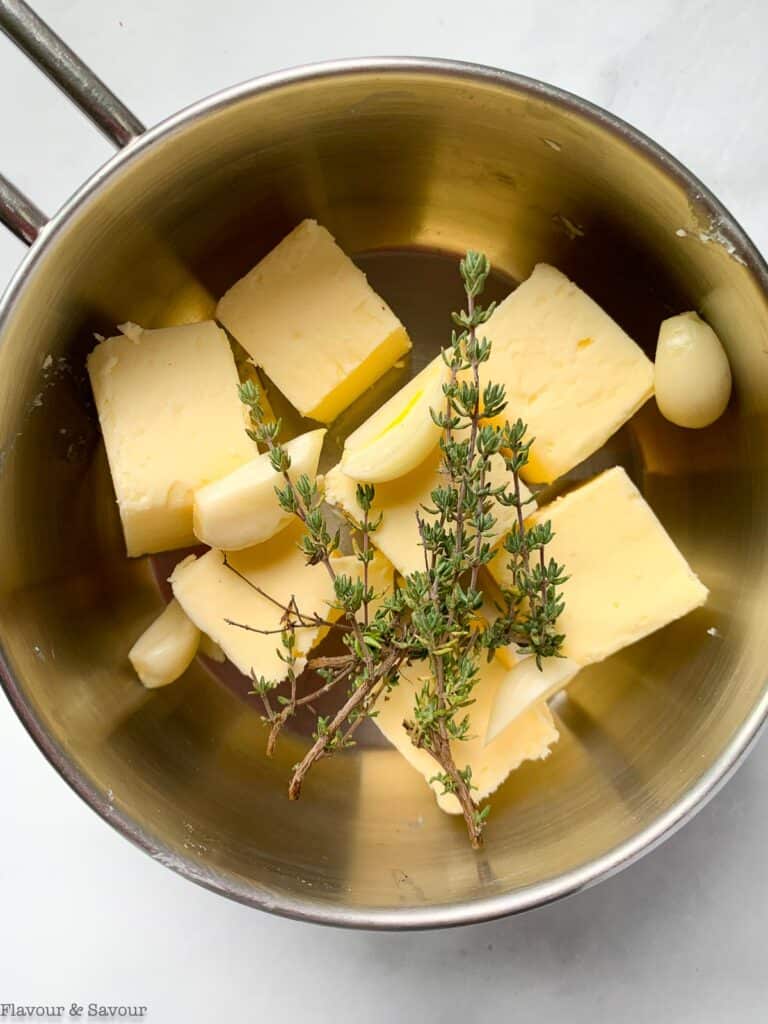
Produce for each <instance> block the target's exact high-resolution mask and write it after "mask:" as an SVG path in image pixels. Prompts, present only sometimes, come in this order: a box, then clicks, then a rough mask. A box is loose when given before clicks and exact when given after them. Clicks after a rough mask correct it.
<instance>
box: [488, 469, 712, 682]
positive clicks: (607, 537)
mask: <svg viewBox="0 0 768 1024" xmlns="http://www.w3.org/2000/svg"><path fill="white" fill-rule="evenodd" d="M547 519H548V520H550V521H551V523H552V529H553V531H554V538H553V540H552V542H551V543H550V544H549V545H548V546H547V557H548V558H554V559H556V560H557V561H558V562H560V563H561V564H563V565H565V571H566V573H567V574H568V576H569V579H568V580H567V582H566V583H565V584H564V585H563V587H562V594H563V596H564V598H565V610H564V612H563V614H562V615H561V616H560V618H559V620H558V631H559V632H561V633H564V634H565V641H564V643H563V648H562V653H563V655H565V657H567V658H570V659H571V660H572V661H574V662H576V663H577V664H579V665H588V664H590V663H592V662H595V661H602V660H603V658H607V657H608V656H609V655H611V654H613V653H614V652H615V651H618V650H620V649H621V648H622V647H626V646H627V645H628V644H632V643H635V641H637V640H640V639H642V638H643V637H645V636H648V634H649V633H653V632H654V631H655V630H657V629H661V628H662V626H666V625H667V624H668V623H670V622H672V621H673V620H674V619H679V618H681V616H683V615H686V614H687V613H688V612H690V611H692V610H693V609H694V608H698V607H699V606H700V605H702V604H704V602H705V601H706V599H707V593H708V592H707V588H706V587H705V586H704V585H703V584H702V583H701V582H700V580H699V579H698V578H697V577H696V575H695V574H694V573H693V571H692V570H691V568H690V567H689V566H688V563H687V562H686V561H685V559H684V558H683V556H682V554H681V553H680V552H679V551H678V549H677V548H676V547H675V544H674V542H673V541H672V539H671V538H670V537H669V535H668V534H667V532H666V531H665V529H664V527H663V526H662V525H661V523H660V522H659V520H658V519H657V518H656V516H655V515H654V513H653V510H652V509H651V508H650V506H649V505H648V504H647V503H646V502H645V500H644V499H643V496H642V495H641V494H640V492H639V491H638V490H637V488H636V487H635V485H634V484H633V483H632V481H631V480H630V479H629V477H628V476H627V474H626V473H625V471H624V470H623V469H622V468H620V467H618V466H617V467H615V468H614V469H609V470H606V472H605V473H601V474H600V476H597V477H595V478H594V479H593V480H590V481H589V483H586V484H583V485H582V486H581V487H579V488H578V489H577V490H575V491H572V492H571V493H570V494H567V495H565V497H562V498H558V499H557V500H556V501H554V502H552V504H551V505H546V506H544V507H543V508H540V509H538V510H537V511H536V512H535V513H534V514H533V515H532V516H531V517H530V518H529V520H528V522H529V523H530V524H534V523H538V522H542V521H544V520H547ZM507 561H508V556H507V555H506V553H505V552H499V554H497V555H496V557H495V558H494V560H493V561H492V562H491V564H490V566H489V568H490V570H491V573H492V575H493V576H494V577H495V578H496V580H497V581H498V582H500V583H505V584H508V582H509V579H508V577H509V572H508V569H507V568H506V562H507Z"/></svg>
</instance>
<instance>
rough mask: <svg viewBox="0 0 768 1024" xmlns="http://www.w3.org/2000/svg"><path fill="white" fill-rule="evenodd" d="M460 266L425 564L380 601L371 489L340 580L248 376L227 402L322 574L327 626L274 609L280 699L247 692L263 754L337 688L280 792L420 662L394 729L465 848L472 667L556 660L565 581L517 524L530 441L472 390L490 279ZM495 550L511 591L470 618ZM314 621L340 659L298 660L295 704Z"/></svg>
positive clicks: (480, 391) (496, 403)
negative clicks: (277, 477) (349, 564)
mask: <svg viewBox="0 0 768 1024" xmlns="http://www.w3.org/2000/svg"><path fill="white" fill-rule="evenodd" d="M460 271H461V276H462V280H463V282H464V289H465V294H466V300H467V308H466V309H465V310H462V311H461V312H458V313H454V314H453V322H454V325H455V326H454V330H453V332H452V336H451V343H450V345H449V346H448V347H447V348H446V349H444V350H443V353H442V357H443V359H444V361H445V363H446V365H447V367H448V370H449V377H448V382H447V383H446V384H445V385H444V387H443V392H444V395H445V402H444V407H443V408H442V409H437V410H435V409H433V410H431V413H432V417H433V419H434V421H435V423H436V424H437V425H438V426H439V427H440V428H441V430H442V436H441V440H440V447H441V451H442V477H443V480H442V482H441V485H440V486H439V487H437V488H435V490H433V492H432V494H431V505H430V506H429V507H425V508H422V509H418V510H416V512H415V515H416V517H417V524H418V530H419V536H420V538H421V545H422V548H423V552H424V568H423V570H421V571H419V572H414V573H411V574H410V575H409V576H407V577H405V578H404V579H403V580H401V581H400V582H399V584H398V585H396V586H395V588H394V590H393V591H392V593H389V594H384V595H382V594H376V593H375V592H374V591H373V589H372V588H371V587H370V585H369V572H368V570H369V566H370V563H371V561H372V559H373V557H374V544H375V534H376V530H377V529H378V528H379V526H380V524H381V516H377V515H376V513H375V489H374V487H373V486H371V485H370V484H365V485H363V484H360V485H358V488H357V505H358V508H359V516H358V517H357V518H353V519H351V520H350V526H351V529H352V535H353V544H354V549H355V553H356V556H357V559H358V560H359V562H360V563H361V572H360V577H359V578H357V579H352V578H351V577H349V576H346V575H343V574H337V572H336V571H335V569H334V565H333V558H332V556H333V554H334V552H335V551H336V550H337V549H338V547H339V544H340V534H339V532H338V531H336V532H333V533H331V532H330V530H329V528H328V525H327V521H326V519H325V516H324V514H323V509H322V495H321V493H320V490H319V488H318V485H317V483H316V481H312V480H310V479H309V478H308V477H306V476H300V477H299V478H298V479H296V480H295V481H294V480H293V479H292V478H291V476H290V473H289V471H290V468H291V460H290V456H289V455H288V453H287V452H286V450H285V448H284V447H282V445H280V443H279V442H278V440H277V438H278V436H279V434H280V426H281V425H280V421H279V420H276V421H271V422H267V421H266V420H265V417H264V413H263V409H262V405H261V400H260V396H259V390H258V387H257V385H255V384H254V383H253V382H252V381H249V382H247V383H245V384H243V385H241V387H240V398H241V400H242V401H243V402H244V403H245V405H246V406H247V407H248V409H249V413H250V420H251V427H250V429H249V431H248V434H249V436H250V437H251V438H252V440H254V441H256V442H257V443H259V444H261V445H263V446H264V447H265V448H266V450H267V451H268V452H269V457H270V460H271V462H272V466H273V467H274V469H275V471H276V472H277V473H280V474H281V475H282V478H283V483H282V484H281V486H279V487H277V488H276V493H277V498H278V501H279V502H280V505H281V507H282V508H283V509H285V510H286V511H287V512H290V513H291V514H293V515H296V516H297V517H298V518H299V519H300V520H301V522H302V523H303V524H304V527H305V531H304V534H303V537H302V541H301V547H302V550H303V551H304V554H305V555H306V558H307V563H308V564H309V565H316V564H322V565H324V566H325V568H326V570H327V572H328V573H329V575H330V578H331V580H332V583H333V588H334V594H335V611H336V613H338V618H337V619H336V620H335V621H334V622H333V623H331V622H330V621H329V620H322V619H320V618H319V617H318V616H316V615H313V616H305V615H303V614H302V612H301V610H300V609H299V608H298V607H296V604H295V602H291V603H290V604H289V605H288V606H282V605H281V606H280V608H281V610H282V621H281V625H280V629H279V631H277V632H279V633H280V637H281V644H282V648H281V657H282V659H283V661H284V662H285V664H286V676H287V678H288V681H289V687H290V696H288V697H281V698H279V700H278V703H279V704H280V710H279V711H278V710H277V709H276V708H275V707H274V706H273V703H272V700H271V696H270V695H271V693H272V690H273V689H274V688H275V686H276V684H274V683H271V682H268V681H267V680H265V679H263V678H257V677H255V676H254V689H253V692H254V693H255V694H256V695H258V696H259V697H260V698H261V700H262V702H263V704H264V709H265V719H266V721H267V722H268V723H269V725H270V734H269V740H268V746H267V750H268V753H271V752H272V751H273V750H274V746H275V743H276V742H277V739H278V736H279V733H280V730H281V729H282V727H283V726H284V725H285V723H286V722H287V721H288V720H289V719H290V718H291V716H292V715H293V714H294V713H295V712H296V710H297V709H298V708H299V707H302V706H305V705H309V706H311V704H312V702H313V701H314V700H316V699H317V698H318V697H319V696H320V695H322V694H325V693H327V692H329V691H330V690H332V689H334V688H336V687H339V686H340V685H342V684H343V686H344V688H345V695H344V699H343V702H342V703H341V705H340V707H339V708H338V710H337V711H336V713H335V714H333V715H329V716H317V717H316V726H315V732H314V735H313V742H312V745H311V747H310V749H309V750H308V751H307V753H306V754H305V756H304V757H303V758H302V760H301V761H300V762H299V763H298V764H297V765H295V766H294V769H293V775H292V777H291V780H290V783H289V787H288V793H289V796H290V797H291V799H297V798H298V796H299V794H300V792H301V786H302V782H303V780H304V778H305V776H306V774H307V772H308V771H309V770H310V768H311V767H312V765H313V764H315V762H316V761H319V760H320V759H321V758H323V757H326V756H328V755H329V754H332V753H334V752H336V751H338V750H343V749H345V748H347V747H349V746H351V745H353V744H354V734H355V731H356V730H357V728H358V727H359V725H360V723H361V722H362V721H364V719H365V718H366V717H371V716H375V714H376V711H375V709H376V705H377V703H378V701H379V700H380V699H381V698H382V697H383V696H384V695H385V694H386V693H387V691H389V690H390V689H391V688H392V687H394V686H396V685H397V683H398V680H399V676H400V672H401V670H402V669H403V668H404V667H405V666H407V665H410V664H412V663H414V662H423V663H426V666H427V667H428V672H427V673H426V678H425V680H424V681H423V683H422V685H421V687H420V689H418V691H417V692H416V695H415V699H414V706H413V712H412V715H411V716H410V718H409V719H408V720H407V721H405V722H404V723H403V724H404V727H405V729H406V731H407V732H408V735H409V736H410V738H411V742H412V743H413V744H414V745H415V746H417V747H419V748H421V749H423V750H426V751H427V752H428V753H429V754H431V756H432V757H433V759H434V761H435V775H434V776H433V778H432V779H431V780H430V781H431V782H435V783H437V784H439V785H440V786H441V787H442V790H443V792H444V793H449V794H452V795H454V796H455V797H456V799H457V800H458V802H459V805H460V807H461V810H462V813H463V816H464V820H465V823H466V826H467V831H468V834H469V838H470V841H471V843H472V845H473V846H475V847H479V846H480V845H481V843H482V835H483V830H484V828H485V825H486V821H487V818H488V814H489V810H490V808H489V806H488V805H485V806H483V807H482V808H481V807H479V806H478V803H477V801H476V800H475V798H474V796H473V789H474V785H473V781H472V771H471V767H470V766H469V765H465V766H460V765H461V754H460V751H461V743H462V741H463V740H466V739H467V738H469V736H470V729H471V712H470V708H471V706H472V704H473V703H474V690H475V687H476V686H477V684H478V680H479V674H480V665H481V662H482V660H483V659H487V660H490V659H491V658H492V657H493V654H494V652H495V651H496V650H498V649H499V648H501V647H505V646H507V645H509V644H516V645H517V646H518V648H520V649H521V650H522V651H524V652H526V653H530V654H532V655H533V656H534V657H535V658H536V661H537V664H538V665H539V667H541V665H542V661H543V659H544V658H549V657H555V656H557V655H558V654H559V652H560V648H561V646H562V642H563V639H564V638H563V636H562V635H561V634H559V633H558V632H557V620H558V617H559V615H560V614H561V612H562V610H563V598H562V596H561V593H560V590H559V588H560V587H561V585H562V583H563V582H565V580H566V576H565V574H564V569H563V567H562V566H560V565H558V564H557V563H556V562H555V561H554V560H553V559H549V560H547V558H546V546H547V544H549V542H550V541H551V539H552V530H551V526H550V524H549V523H548V522H544V523H540V524H537V525H535V526H527V525H526V521H525V519H526V515H525V506H526V504H527V503H528V502H530V501H532V500H533V499H532V498H526V497H523V495H524V494H525V493H526V492H525V490H524V489H523V487H522V486H521V476H520V474H521V471H522V470H523V469H524V467H525V465H526V463H527V461H528V456H529V452H530V448H531V444H532V443H533V441H532V439H530V438H527V437H526V433H527V431H526V427H525V424H524V423H522V422H521V421H520V420H518V421H517V422H515V423H509V422H508V421H506V420H504V419H503V418H502V417H503V413H504V411H505V409H506V405H507V401H506V395H505V392H504V387H503V386H502V385H500V384H497V383H494V382H491V381H489V382H486V383H485V384H483V383H482V381H481V376H482V375H481V369H482V367H483V364H485V363H487V362H488V359H489V356H490V354H491V342H490V341H489V340H488V339H487V338H485V337H482V336H481V334H480V328H482V326H483V325H484V324H485V323H486V321H487V320H488V319H489V317H490V316H491V314H492V312H493V309H494V306H493V303H492V304H491V305H489V306H486V307H483V306H481V305H480V304H479V303H478V299H479V298H480V296H481V295H482V293H483V290H484V288H485V283H486V280H487V277H488V274H489V271H490V266H489V263H488V260H487V258H486V257H485V256H484V255H482V254H481V253H474V252H469V253H467V255H466V256H465V258H464V259H463V260H462V261H461V263H460ZM492 459H501V460H503V463H504V465H505V467H506V469H507V472H508V480H507V481H505V482H504V483H503V484H502V485H500V486H499V485H494V484H492V483H491V482H490V470H491V460H492ZM498 508H514V509H515V510H516V517H515V522H514V525H513V527H512V529H511V530H509V532H508V533H507V534H506V535H505V536H503V537H502V536H500V535H499V531H498V529H497V524H498V521H497V518H496V515H495V514H494V513H495V511H496V510H497V509H498ZM500 545H503V548H504V550H505V551H506V553H507V554H508V555H509V563H508V565H509V568H510V570H511V579H512V585H511V586H510V587H507V588H505V589H503V590H502V592H501V603H500V604H498V605H497V606H496V609H495V613H494V614H491V616H490V618H484V617H483V615H481V609H483V611H484V612H485V615H486V616H487V615H488V610H487V602H486V601H485V600H484V594H483V590H482V576H481V573H482V570H483V567H484V566H486V565H487V564H488V562H490V560H491V558H492V557H494V554H495V552H496V550H497V548H498V547H499V546H500ZM226 564H229V563H226ZM230 568H232V566H230ZM233 571H236V570H233ZM265 596H268V595H265ZM270 600H272V599H271V598H270ZM275 603H276V604H277V603H278V602H275ZM484 605H485V607H484ZM374 606H375V610H374ZM320 623H322V624H324V625H329V626H330V627H331V628H334V629H337V630H339V631H340V633H341V637H342V641H343V643H344V645H345V648H346V653H345V654H343V655H339V656H336V657H332V658H319V657H318V658H314V659H310V661H309V663H308V666H309V668H312V669H314V670H315V671H316V672H317V674H318V675H319V677H320V678H321V679H322V681H323V685H322V686H321V687H319V688H318V689H316V690H314V692H312V693H308V694H304V695H302V696H298V682H297V679H296V674H295V666H296V656H295V650H296V631H297V630H298V629H301V628H304V627H307V626H310V625H317V624H320ZM238 625H243V627H244V628H252V627H249V626H248V625H247V624H238ZM259 632H261V631H259Z"/></svg>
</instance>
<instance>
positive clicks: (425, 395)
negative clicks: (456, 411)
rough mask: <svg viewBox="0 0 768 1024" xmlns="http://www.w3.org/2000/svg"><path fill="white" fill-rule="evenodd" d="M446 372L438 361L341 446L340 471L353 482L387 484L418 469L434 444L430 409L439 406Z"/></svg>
mask: <svg viewBox="0 0 768 1024" xmlns="http://www.w3.org/2000/svg"><path fill="white" fill-rule="evenodd" d="M448 376H449V372H448V367H447V366H446V365H445V363H444V362H443V360H442V359H441V358H440V357H439V356H438V357H437V359H433V360H432V362H431V363H430V364H429V365H428V366H427V367H426V368H425V369H423V370H422V371H421V373H419V374H418V375H417V376H416V377H414V378H413V380H412V381H410V382H409V383H408V384H406V385H405V387H404V388H401V389H400V390H399V391H398V392H397V393H396V394H395V395H393V396H392V398H390V399H389V401H388V402H385V403H384V405H382V406H381V408H380V409H377V410H376V412H375V413H374V414H373V415H372V416H371V417H369V419H367V420H366V421H365V423H363V424H362V425H361V426H359V427H358V428H357V430H355V431H354V432H353V433H352V434H350V435H349V437H348V438H347V440H346V441H345V442H344V452H343V454H342V456H341V469H342V471H343V472H344V473H345V474H346V475H347V476H349V477H352V479H353V480H361V481H363V482H365V483H375V484H380V483H388V482H389V481H390V480H396V479H397V478H398V477H400V476H405V475H406V474H407V473H410V472H411V470H412V469H415V468H416V467H417V466H420V465H421V463H422V462H423V461H424V460H425V459H426V457H427V456H428V455H429V453H430V452H431V451H432V449H433V448H435V447H437V443H438V441H439V440H440V433H441V431H440V427H438V426H437V424H436V423H435V422H434V420H433V419H432V414H431V412H430V410H431V409H434V410H435V411H441V410H442V409H443V407H444V405H445V397H444V395H443V384H444V383H445V382H447V380H448Z"/></svg>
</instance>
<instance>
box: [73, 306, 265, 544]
mask: <svg viewBox="0 0 768 1024" xmlns="http://www.w3.org/2000/svg"><path fill="white" fill-rule="evenodd" d="M125 329H126V331H127V332H128V333H127V334H123V335H120V336H118V337H114V338H108V339H107V340H106V341H102V342H101V343H100V344H99V345H97V346H96V348H95V349H94V350H93V352H91V354H90V356H89V357H88V372H89V374H90V378H91V384H92V386H93V394H94V398H95V400H96V408H97V410H98V414H99V421H100V423H101V429H102V433H103V435H104V444H105V446H106V451H107V458H108V459H109V467H110V470H111V473H112V482H113V484H114V488H115V493H116V496H117V502H118V506H119V509H120V517H121V519H122V523H123V531H124V533H125V543H126V548H127V550H128V554H129V555H131V556H135V555H142V554H145V553H147V552H153V551H166V550H169V549H173V548H179V547H185V546H186V545H190V544H194V543H195V535H194V533H193V531H192V495H193V493H194V491H195V490H196V489H197V488H199V487H201V486H202V485H203V484H207V483H209V482H210V481H212V480H216V479H218V477H220V476H224V475H225V474H227V473H229V472H231V471H232V470H233V469H236V468H237V467H238V466H241V465H242V464H243V463H245V462H248V461H249V460H250V459H252V458H254V456H255V455H257V454H258V449H257V448H256V445H255V444H253V442H252V441H250V440H249V439H248V437H247V435H246V433H245V429H244V423H243V413H242V405H241V402H240V400H239V398H238V395H237V385H238V376H237V371H236V369H235V362H234V359H233V357H232V352H231V349H230V347H229V342H228V340H227V337H226V335H225V334H224V332H223V331H222V330H220V329H219V328H218V327H217V326H216V324H215V323H213V321H210V320H209V321H206V322H204V323H199V324H187V325H185V326H183V327H168V328H163V329H161V330H155V331H144V330H142V329H141V328H140V327H137V326H136V325H135V324H131V325H126V328H125Z"/></svg>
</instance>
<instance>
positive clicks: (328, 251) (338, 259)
mask: <svg viewBox="0 0 768 1024" xmlns="http://www.w3.org/2000/svg"><path fill="white" fill-rule="evenodd" d="M216 316H217V318H218V319H219V320H220V321H221V323H222V324H224V326H225V327H226V328H227V330H228V331H229V332H230V333H231V334H232V335H234V337H235V338H237V340H238V341H239V342H240V344H241V345H242V346H243V348H245V349H247V351H248V352H249V353H250V355H251V357H252V359H253V361H254V362H255V363H256V364H257V365H258V366H260V367H262V368H263V370H264V371H265V373H266V374H267V375H268V376H269V377H270V379H271V380H272V381H273V382H274V384H276V385H277V387H278V388H279V389H280V391H282V392H283V394H284V395H285V396H286V398H287V399H288V400H289V401H290V402H291V403H292V404H293V405H294V406H295V407H296V408H297V409H298V410H299V412H300V413H301V414H302V416H310V417H312V418H313V419H316V420H320V421H321V422H323V423H330V422H331V420H333V419H335V418H336V416H338V414H339V413H340V412H341V411H342V410H343V409H345V408H346V407H347V406H348V405H349V404H350V403H351V402H353V401H354V400H355V399H356V398H358V397H359V396H360V395H361V394H362V393H363V392H364V391H365V390H366V389H367V388H369V387H370V386H371V385H372V384H373V383H374V381H376V380H378V378H379V377H381V376H382V374H383V373H384V372H385V371H386V370H388V369H389V368H390V367H391V366H392V365H393V364H394V363H395V362H396V361H397V360H398V359H399V358H400V357H401V356H402V355H404V354H405V353H406V352H407V351H408V350H409V349H410V347H411V343H410V341H409V340H408V335H407V334H406V331H405V328H404V327H403V325H402V324H401V323H400V321H399V320H398V319H397V317H396V316H395V314H394V313H393V312H392V310H391V309H390V308H389V307H388V306H387V304H386V303H385V302H384V300H383V299H381V298H380V297H379V296H378V295H377V294H376V293H375V292H374V290H373V289H372V288H371V286H370V285H369V284H368V281H367V280H366V277H365V274H363V272H362V271H360V270H358V269H357V267H356V266H355V265H354V263H353V262H352V260H350V259H349V257H348V256H347V255H345V253H344V252H342V250H341V249H340V248H339V246H338V245H337V244H336V242H335V241H334V239H333V237H332V236H331V235H330V234H329V232H328V231H326V229H325V228H324V227H321V226H320V225H319V224H318V223H317V222H316V221H314V220H304V221H302V222H301V224H299V225H298V227H296V228H295V229H294V230H293V231H292V232H291V233H290V234H289V235H287V236H286V237H285V238H284V239H283V240H282V242H280V244H279V245H277V246H276V247H275V248H274V249H273V250H272V251H271V252H270V253H268V254H267V255H266V256H265V257H264V259H262V260H261V262H260V263H258V264H257V265H256V266H255V267H254V268H253V270H251V271H250V272H249V273H248V274H246V276H245V277H243V278H242V279H241V280H240V281H238V282H237V283H236V284H234V285H233V286H232V287H231V288H230V289H229V291H228V292H227V293H226V295H224V297H223V298H222V299H221V300H220V302H219V304H218V307H217V309H216Z"/></svg>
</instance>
